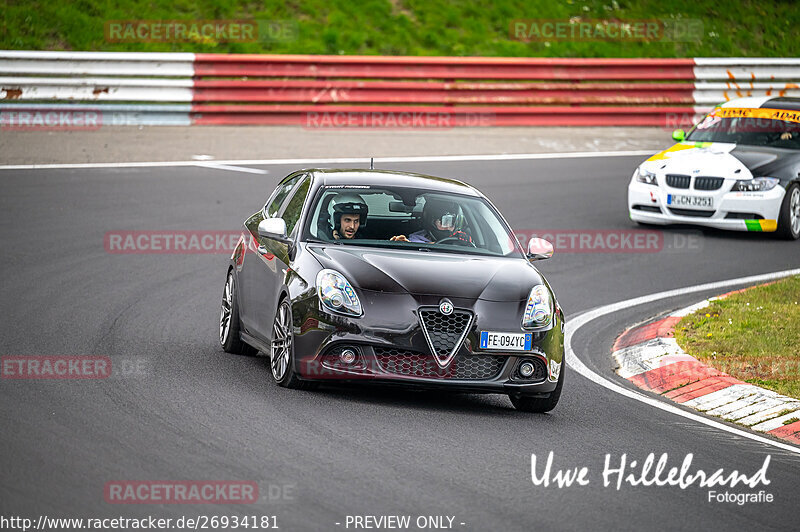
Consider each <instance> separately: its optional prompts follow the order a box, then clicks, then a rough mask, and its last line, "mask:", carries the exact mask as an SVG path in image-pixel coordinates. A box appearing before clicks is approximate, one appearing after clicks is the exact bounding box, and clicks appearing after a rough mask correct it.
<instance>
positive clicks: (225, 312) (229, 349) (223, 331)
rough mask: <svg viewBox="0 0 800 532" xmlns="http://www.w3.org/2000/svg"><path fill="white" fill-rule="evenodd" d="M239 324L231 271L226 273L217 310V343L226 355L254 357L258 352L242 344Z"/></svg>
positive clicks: (237, 305)
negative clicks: (220, 301)
mask: <svg viewBox="0 0 800 532" xmlns="http://www.w3.org/2000/svg"><path fill="white" fill-rule="evenodd" d="M240 332H241V325H240V322H239V303H238V301H237V293H236V280H235V279H234V277H233V271H229V272H228V278H227V279H226V281H225V289H224V290H223V292H222V304H221V305H220V310H219V343H220V345H222V349H223V350H224V351H225V352H226V353H235V354H237V355H255V354H256V353H257V352H258V351H257V350H256V349H254V348H253V347H250V346H249V345H247V344H246V343H244V342H242V339H241V336H240V335H239V333H240Z"/></svg>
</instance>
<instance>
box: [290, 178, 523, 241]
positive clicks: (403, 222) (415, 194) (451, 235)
mask: <svg viewBox="0 0 800 532" xmlns="http://www.w3.org/2000/svg"><path fill="white" fill-rule="evenodd" d="M310 212H311V216H310V218H309V222H308V224H307V227H306V228H305V231H304V238H305V239H306V240H309V239H310V240H316V241H323V242H333V243H338V244H343V245H359V246H369V247H380V248H394V249H417V250H423V251H428V250H430V251H445V252H457V253H469V254H477V255H492V256H508V255H514V254H519V253H520V252H521V250H520V248H519V244H518V242H517V239H516V237H515V236H514V235H513V234H511V233H510V232H509V231H508V229H507V227H506V225H505V224H504V223H503V221H502V219H501V218H500V217H499V215H498V214H497V213H496V212H495V210H494V209H493V208H492V207H491V205H490V204H489V203H488V202H487V201H486V200H485V199H483V198H476V197H472V196H461V195H457V194H448V193H440V192H436V193H433V192H430V191H428V190H425V189H417V188H406V187H341V186H336V187H323V188H322V189H321V190H320V192H319V193H318V194H317V197H316V198H315V201H314V204H313V206H312V208H311V211H310Z"/></svg>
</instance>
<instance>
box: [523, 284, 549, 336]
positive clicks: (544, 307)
mask: <svg viewBox="0 0 800 532" xmlns="http://www.w3.org/2000/svg"><path fill="white" fill-rule="evenodd" d="M552 321H553V299H552V298H551V297H550V291H549V290H548V289H547V287H546V286H545V285H543V284H537V285H536V286H534V287H533V289H532V290H531V293H530V295H529V296H528V303H527V304H526V305H525V314H523V316H522V327H523V328H524V329H531V328H538V327H546V326H548V325H550V323H551V322H552Z"/></svg>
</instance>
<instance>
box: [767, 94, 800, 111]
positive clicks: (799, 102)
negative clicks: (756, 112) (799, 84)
mask: <svg viewBox="0 0 800 532" xmlns="http://www.w3.org/2000/svg"><path fill="white" fill-rule="evenodd" d="M761 107H762V108H764V107H765V108H767V109H781V110H784V111H800V98H791V97H788V96H780V97H778V98H770V99H769V100H767V101H766V102H764V103H763V104H762V105H761Z"/></svg>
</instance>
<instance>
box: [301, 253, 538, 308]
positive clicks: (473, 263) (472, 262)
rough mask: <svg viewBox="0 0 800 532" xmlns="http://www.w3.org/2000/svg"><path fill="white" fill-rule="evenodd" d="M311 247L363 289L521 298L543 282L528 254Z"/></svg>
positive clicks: (322, 260) (328, 265) (321, 259)
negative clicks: (498, 255) (500, 255)
mask: <svg viewBox="0 0 800 532" xmlns="http://www.w3.org/2000/svg"><path fill="white" fill-rule="evenodd" d="M309 249H310V251H312V252H313V253H314V255H315V256H316V257H317V259H318V260H319V262H320V264H321V265H322V267H323V268H330V269H333V270H336V271H338V272H340V273H342V274H343V275H344V276H345V277H346V278H347V279H348V280H349V281H350V282H351V283H352V284H353V286H354V287H356V288H360V289H361V290H372V291H376V292H403V293H409V294H414V295H436V296H448V297H463V298H467V299H483V300H488V301H520V300H523V299H527V297H528V295H529V294H530V291H531V288H532V287H533V286H534V285H536V284H540V283H543V282H544V281H543V279H542V276H541V275H540V274H539V272H538V271H537V270H536V268H534V267H533V265H531V264H530V263H529V262H528V261H527V260H525V259H523V258H509V257H498V258H494V257H481V256H468V255H458V254H450V253H436V252H426V251H416V250H414V251H404V250H383V249H365V248H361V247H353V248H349V249H348V248H347V247H345V246H335V247H334V246H326V247H324V248H323V247H316V246H314V247H310V248H309Z"/></svg>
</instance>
